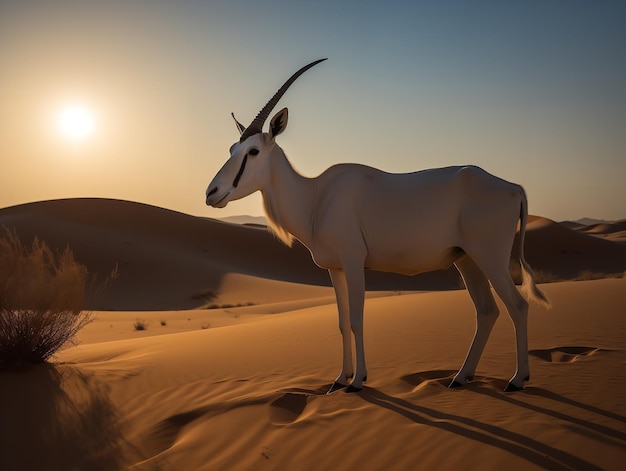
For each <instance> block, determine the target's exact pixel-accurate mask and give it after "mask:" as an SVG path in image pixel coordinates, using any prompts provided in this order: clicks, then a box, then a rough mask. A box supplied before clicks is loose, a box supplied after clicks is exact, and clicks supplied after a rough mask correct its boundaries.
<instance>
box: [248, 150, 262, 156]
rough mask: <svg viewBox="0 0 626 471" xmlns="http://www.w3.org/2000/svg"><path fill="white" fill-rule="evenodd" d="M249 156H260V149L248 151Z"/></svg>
mask: <svg viewBox="0 0 626 471" xmlns="http://www.w3.org/2000/svg"><path fill="white" fill-rule="evenodd" d="M248 154H250V155H252V156H254V155H258V154H259V149H250V150H249V151H248Z"/></svg>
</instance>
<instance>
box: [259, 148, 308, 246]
mask: <svg viewBox="0 0 626 471" xmlns="http://www.w3.org/2000/svg"><path fill="white" fill-rule="evenodd" d="M270 158H271V159H272V162H271V171H270V172H271V174H270V179H269V183H268V184H267V185H266V186H265V187H264V188H262V189H261V193H262V194H263V204H264V206H265V213H266V216H267V218H268V222H269V225H270V228H271V229H272V230H273V231H274V232H275V233H276V235H277V236H278V237H279V238H280V239H281V240H282V241H283V242H284V243H285V244H287V245H289V246H291V244H292V242H293V238H294V237H295V238H296V239H298V240H300V241H301V242H303V243H304V244H305V245H306V243H307V242H308V241H309V239H310V238H311V232H312V230H311V226H312V223H311V215H312V207H311V205H312V202H311V199H312V180H311V179H310V178H307V177H304V176H303V175H300V174H299V173H298V172H297V171H296V170H295V169H294V168H293V167H292V166H291V164H290V163H289V160H287V157H286V156H285V154H284V152H283V151H282V149H281V148H280V147H278V146H275V147H274V149H273V151H272V154H271V156H270Z"/></svg>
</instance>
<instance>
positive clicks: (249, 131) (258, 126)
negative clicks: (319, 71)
mask: <svg viewBox="0 0 626 471" xmlns="http://www.w3.org/2000/svg"><path fill="white" fill-rule="evenodd" d="M326 59H327V58H325V59H319V60H316V61H315V62H311V63H310V64H309V65H305V66H304V67H302V68H301V69H300V70H298V71H297V72H296V73H295V74H293V75H292V76H291V77H289V80H287V81H286V82H285V83H284V84H283V86H282V87H280V88H279V89H278V91H277V92H276V94H275V95H274V96H273V97H272V98H271V99H270V101H268V102H267V104H266V105H265V106H264V107H263V109H261V111H259V114H257V115H256V118H254V121H252V123H251V124H250V126H248V127H247V128H246V130H245V131H244V132H243V134H242V135H241V139H240V142H243V141H245V140H246V139H248V138H249V137H250V136H253V135H255V134H258V133H260V132H262V130H263V124H265V121H266V120H267V117H268V116H269V115H270V113H271V112H272V110H273V109H274V107H275V106H276V104H277V103H278V100H280V99H281V97H282V96H283V95H284V94H285V92H286V91H287V89H288V88H289V87H290V86H291V84H292V83H293V82H295V81H296V79H297V78H298V77H300V75H302V74H303V73H305V72H306V71H307V70H309V69H310V68H311V67H313V66H314V65H317V64H319V63H320V62H323V61H325V60H326Z"/></svg>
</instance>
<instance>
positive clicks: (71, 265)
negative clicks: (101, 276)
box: [0, 228, 115, 368]
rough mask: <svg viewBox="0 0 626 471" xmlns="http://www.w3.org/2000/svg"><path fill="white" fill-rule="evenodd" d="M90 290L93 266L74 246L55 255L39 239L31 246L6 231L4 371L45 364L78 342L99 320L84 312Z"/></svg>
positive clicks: (1, 285) (1, 256)
mask: <svg viewBox="0 0 626 471" xmlns="http://www.w3.org/2000/svg"><path fill="white" fill-rule="evenodd" d="M114 275H115V273H114V274H113V276H114ZM107 281H108V280H107ZM105 284H106V283H103V284H102V285H101V287H104V285H105ZM90 288H91V286H88V272H87V268H85V266H84V265H81V264H80V263H78V262H77V261H76V260H75V259H74V255H73V253H72V251H71V250H70V249H69V248H66V249H65V250H63V251H60V252H58V253H56V254H55V253H54V252H52V250H50V248H49V247H48V246H47V245H46V244H45V243H44V242H41V241H39V240H38V239H35V240H34V241H33V244H32V246H31V247H30V248H28V247H26V246H24V245H23V244H22V242H21V241H20V239H19V237H18V236H17V234H16V232H15V231H10V230H8V229H6V228H5V229H4V232H3V233H0V368H6V367H12V366H18V365H27V364H35V363H43V362H45V361H46V360H48V359H49V358H50V357H51V356H52V355H54V354H55V353H56V352H57V351H58V350H59V349H61V348H62V347H64V346H65V345H66V344H68V343H72V341H73V339H74V336H75V335H76V333H77V332H78V331H79V330H80V329H82V328H83V327H84V326H85V325H86V324H88V323H89V322H91V321H92V320H93V317H94V316H93V313H91V312H89V311H84V310H83V307H84V305H85V300H86V297H87V296H88V295H89V293H90V291H93V290H90Z"/></svg>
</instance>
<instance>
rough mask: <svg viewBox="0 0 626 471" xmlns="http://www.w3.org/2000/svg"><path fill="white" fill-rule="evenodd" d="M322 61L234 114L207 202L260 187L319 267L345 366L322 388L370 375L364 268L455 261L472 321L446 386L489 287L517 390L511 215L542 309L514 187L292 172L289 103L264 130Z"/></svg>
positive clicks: (272, 212)
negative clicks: (250, 116) (511, 352)
mask: <svg viewBox="0 0 626 471" xmlns="http://www.w3.org/2000/svg"><path fill="white" fill-rule="evenodd" d="M323 60H325V59H321V60H318V61H315V62H312V63H311V64H309V65H307V66H305V67H303V68H301V69H300V70H298V71H297V72H296V73H295V74H294V75H292V76H291V78H290V79H289V80H287V82H285V84H284V85H283V86H282V87H281V88H280V89H279V90H278V92H277V93H276V94H275V95H274V96H273V97H272V99H270V101H269V102H268V103H267V104H266V105H265V107H263V109H262V110H261V111H260V112H259V114H258V115H257V116H256V118H255V119H254V120H253V121H252V124H250V126H248V127H245V126H243V125H242V124H241V123H240V122H238V121H237V119H236V118H235V116H234V115H233V118H235V123H236V125H237V128H238V129H239V132H240V133H241V138H240V139H239V141H237V142H235V144H233V145H232V147H231V148H230V158H229V159H228V160H227V162H226V163H225V164H224V166H223V167H222V168H221V169H220V171H219V172H218V173H217V175H216V176H215V178H213V181H212V182H211V184H210V185H209V187H208V188H207V190H206V204H207V205H209V206H213V207H216V208H223V207H225V206H226V205H227V204H228V202H229V201H233V200H237V199H240V198H243V197H245V196H248V195H249V194H251V193H253V192H255V191H257V190H259V191H261V193H262V195H263V203H264V206H265V212H266V215H267V218H268V221H269V224H270V227H271V229H272V230H273V231H274V232H275V233H276V235H277V236H278V237H279V238H280V239H281V240H282V241H283V242H284V243H286V244H287V245H289V246H291V244H292V242H293V239H294V238H296V239H298V240H299V241H300V242H302V243H303V244H304V245H305V246H306V247H307V248H308V249H309V250H310V252H311V255H312V257H313V260H314V261H315V263H316V264H317V265H319V266H320V267H322V268H326V269H328V271H329V273H330V278H331V280H332V283H333V286H334V288H335V294H336V297H337V307H338V311H339V328H340V331H341V335H342V338H343V368H342V369H341V372H340V373H339V376H338V377H337V379H336V380H335V382H334V384H333V385H332V387H331V388H330V390H329V393H330V392H334V391H336V390H338V389H341V388H343V387H346V386H348V384H349V386H348V389H347V390H348V391H350V392H353V391H359V390H360V389H362V385H363V382H364V381H366V380H367V369H366V366H365V349H364V346H363V304H364V292H365V282H364V270H365V269H372V270H379V271H386V272H395V273H403V274H417V273H422V272H427V271H433V270H440V269H445V268H448V267H449V266H450V265H452V264H454V265H455V266H456V267H457V269H458V270H459V272H460V273H461V275H462V277H463V280H464V282H465V286H467V290H468V291H469V294H470V296H471V298H472V300H473V302H474V305H475V307H476V314H477V318H478V320H477V328H476V333H475V336H474V339H473V341H472V344H471V347H470V349H469V352H468V354H467V358H466V359H465V362H464V364H463V366H462V367H461V369H460V370H459V372H458V373H457V374H456V375H455V376H454V378H453V379H452V382H451V383H450V387H457V386H462V385H464V384H465V383H467V382H469V381H471V380H472V377H473V375H474V371H475V370H476V366H477V364H478V360H479V359H480V356H481V354H482V352H483V349H484V347H485V343H486V342H487V338H488V337H489V334H490V332H491V330H492V327H493V325H494V322H495V320H496V318H497V317H498V308H497V306H496V303H495V300H494V297H493V295H492V293H491V289H490V287H489V283H491V286H493V288H494V290H495V291H496V293H497V294H498V296H500V298H501V299H502V301H503V302H504V305H505V306H506V309H507V311H508V313H509V315H510V316H511V319H512V320H513V324H514V326H515V338H516V347H517V371H516V372H515V375H514V376H513V378H511V380H510V382H509V384H508V386H507V388H506V391H515V390H519V389H522V388H523V387H524V382H525V381H528V379H529V375H530V370H529V365H528V340H527V313H528V303H527V302H526V300H525V299H524V298H523V297H522V296H521V295H520V294H519V292H518V291H517V289H516V287H515V284H514V282H513V280H512V279H511V275H510V273H509V259H510V256H511V249H512V246H513V242H514V239H515V233H516V230H517V224H518V222H519V227H520V236H519V244H520V247H519V262H520V265H521V271H522V275H523V288H524V291H525V292H526V293H527V297H528V298H533V299H535V300H536V301H538V302H540V303H543V304H545V305H548V304H549V301H548V299H547V298H546V296H545V294H544V293H542V292H541V290H540V289H539V288H537V286H536V285H535V281H534V279H533V274H532V271H531V269H530V266H529V265H528V263H527V262H526V260H525V259H524V251H523V248H524V235H525V232H526V221H527V217H528V209H527V200H526V195H525V193H524V190H523V188H522V187H521V186H519V185H515V184H513V183H509V182H507V181H505V180H502V179H500V178H498V177H495V176H493V175H490V174H489V173H487V172H486V171H484V170H482V169H480V168H478V167H474V166H463V167H446V168H438V169H432V170H423V171H418V172H413V173H404V174H391V173H386V172H383V171H381V170H377V169H375V168H371V167H367V166H365V165H358V164H340V165H334V166H332V167H330V168H329V169H327V170H326V171H325V172H323V173H322V174H321V175H319V176H318V177H315V178H307V177H304V176H302V175H300V174H299V173H298V172H297V171H296V170H295V169H294V168H293V167H292V166H291V164H290V163H289V161H288V160H287V157H286V156H285V153H284V152H283V150H282V149H281V148H280V146H279V145H278V144H277V142H276V137H277V136H278V135H279V134H281V133H282V132H283V131H284V130H285V129H286V127H287V116H288V115H287V108H284V109H282V110H280V111H279V112H278V113H277V114H276V115H275V116H274V117H273V118H272V119H271V121H270V127H269V130H268V132H263V131H262V127H263V124H264V123H265V121H266V120H267V118H268V116H269V114H270V112H271V111H272V109H273V108H274V107H275V106H276V104H277V103H278V101H279V99H280V98H281V97H282V96H283V94H284V93H285V92H286V91H287V89H288V88H289V87H290V86H291V84H292V83H293V82H294V81H295V80H296V79H297V78H298V77H299V76H300V75H301V74H303V73H304V72H305V71H307V70H308V69H310V68H311V67H313V66H314V65H316V64H318V63H320V62H322V61H323ZM351 334H354V340H355V347H356V348H355V350H356V364H353V361H352V336H351ZM350 381H351V383H350Z"/></svg>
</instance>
